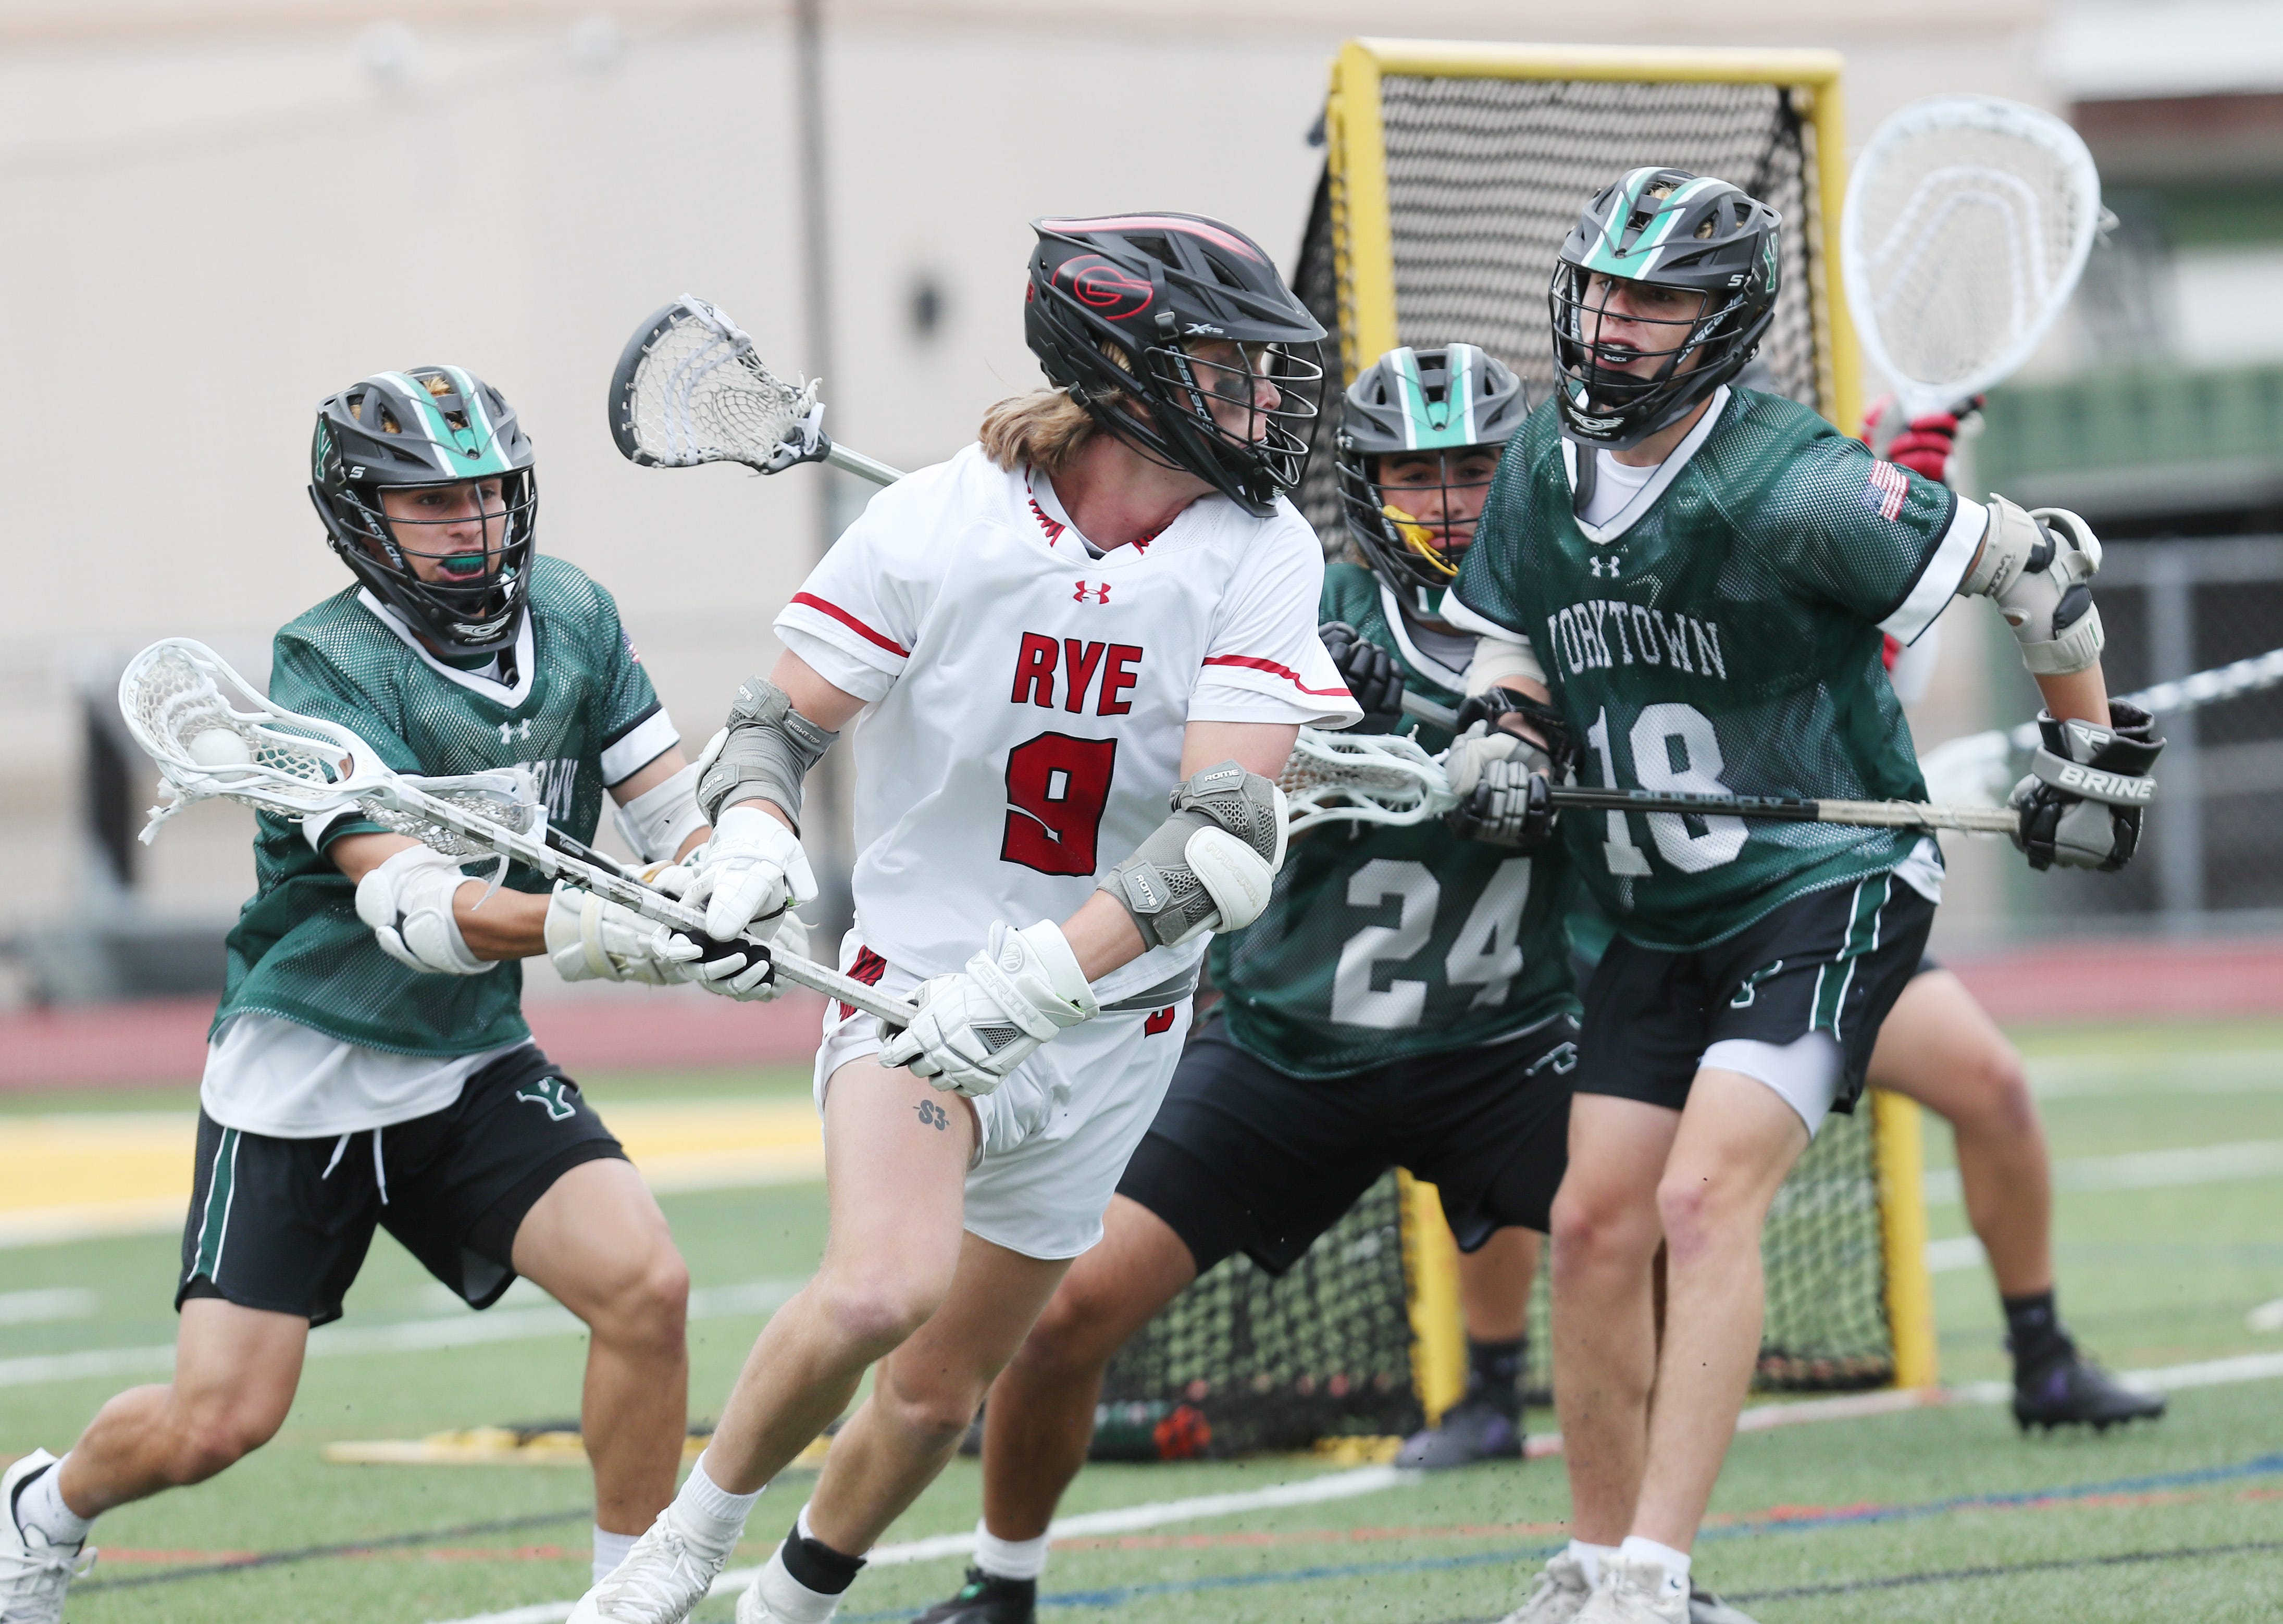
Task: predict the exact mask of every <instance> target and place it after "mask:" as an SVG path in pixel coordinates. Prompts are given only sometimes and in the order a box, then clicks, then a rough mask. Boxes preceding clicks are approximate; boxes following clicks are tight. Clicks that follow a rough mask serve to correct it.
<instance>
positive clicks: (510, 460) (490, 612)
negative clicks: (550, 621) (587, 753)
mask: <svg viewBox="0 0 2283 1624" xmlns="http://www.w3.org/2000/svg"><path fill="white" fill-rule="evenodd" d="M309 460H310V473H309V500H310V501H313V502H315V503H316V507H317V516H318V517H320V518H322V519H323V521H324V524H325V533H326V537H327V539H328V540H330V541H331V545H332V548H333V551H335V552H336V553H338V554H339V555H340V557H341V562H342V563H346V564H347V565H348V567H349V569H350V571H352V572H353V573H354V574H355V576H356V578H357V579H358V580H360V581H362V583H363V584H364V586H365V587H366V588H367V589H368V590H369V591H370V592H371V593H372V594H373V595H374V596H375V597H377V598H378V599H379V600H380V601H381V602H384V603H386V604H387V605H388V607H389V608H391V609H393V610H395V611H396V612H397V613H398V614H400V615H401V616H403V617H404V618H405V619H406V620H407V621H408V622H409V624H410V625H411V626H412V627H413V629H414V630H416V631H417V632H419V633H423V634H424V635H425V636H427V637H429V638H431V639H432V640H433V641H435V643H436V644H437V645H438V646H439V647H440V648H441V649H443V650H444V651H445V652H446V653H447V654H452V655H481V654H494V653H496V652H498V651H499V650H500V649H505V648H509V647H511V646H512V645H513V644H514V642H515V640H516V636H517V633H518V632H520V631H521V630H522V626H523V613H524V608H525V603H526V596H527V593H528V589H529V586H530V577H531V557H532V553H533V550H534V540H533V532H534V528H535V526H536V521H537V516H538V511H539V485H538V476H537V474H536V473H534V471H533V462H534V455H533V452H532V448H531V440H530V438H529V437H528V436H527V435H526V434H525V433H524V431H523V428H522V425H521V424H520V423H518V421H517V418H516V414H515V408H513V407H511V406H510V405H509V404H508V403H507V400H506V397H504V396H503V395H502V394H501V393H500V392H499V391H498V390H496V389H495V388H493V387H492V386H491V385H489V384H487V383H485V382H484V381H483V379H481V378H479V377H477V376H476V375H475V374H474V373H472V372H469V371H466V370H465V369H462V368H459V367H410V368H408V369H405V370H404V371H402V372H377V373H375V374H373V376H372V377H366V378H360V379H358V380H357V381H356V382H355V383H354V384H351V385H349V386H348V387H347V389H344V390H342V391H341V392H339V394H336V395H330V396H328V397H326V398H325V399H324V400H321V401H319V402H318V404H317V424H316V433H315V435H314V437H313V438H312V439H311V442H310V458H309ZM494 478H495V479H497V480H499V482H500V487H501V489H500V506H499V509H498V511H497V513H496V516H493V515H488V514H487V516H486V526H485V527H486V530H487V531H488V529H489V527H490V524H492V523H494V522H496V523H498V524H500V525H501V526H502V531H503V534H502V541H501V545H500V547H499V548H498V549H497V551H496V552H494V551H493V550H492V549H490V548H486V549H485V551H484V554H483V556H481V557H480V558H479V557H478V556H476V555H474V554H472V553H471V554H468V555H466V556H467V557H468V559H469V560H471V562H472V563H474V564H475V566H476V567H474V568H472V569H471V570H469V571H465V572H464V573H463V574H456V575H455V577H454V578H452V579H447V580H441V581H424V580H422V579H420V577H419V575H418V574H417V572H416V571H414V569H413V567H412V564H411V562H410V559H409V557H408V555H409V554H415V553H417V554H420V555H423V556H430V557H433V556H437V549H436V548H434V547H432V546H428V545H423V538H422V537H421V536H420V535H419V533H418V531H419V527H420V525H421V524H423V523H424V522H427V521H420V520H408V519H392V518H390V517H389V516H388V514H387V511H386V509H385V508H384V507H383V506H382V503H381V491H382V489H383V488H384V487H386V488H391V489H396V490H405V489H419V488H424V487H425V488H435V487H440V486H455V485H463V484H466V483H468V482H469V481H471V480H477V479H494Z"/></svg>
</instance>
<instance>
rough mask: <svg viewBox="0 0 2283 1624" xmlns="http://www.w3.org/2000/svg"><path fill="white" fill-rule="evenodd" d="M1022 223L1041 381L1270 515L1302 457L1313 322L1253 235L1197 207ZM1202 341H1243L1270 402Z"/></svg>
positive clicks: (1317, 370) (1316, 374)
mask: <svg viewBox="0 0 2283 1624" xmlns="http://www.w3.org/2000/svg"><path fill="white" fill-rule="evenodd" d="M1031 229H1032V230H1034V231H1036V232H1037V233H1038V234H1039V245H1038V247H1037V249H1036V250H1035V251H1034V252H1033V253H1032V255H1031V285H1030V290H1029V292H1028V294H1027V296H1026V301H1025V309H1024V317H1023V330H1024V337H1025V338H1026V339H1027V340H1028V341H1029V343H1030V346H1031V353H1032V354H1034V355H1036V356H1037V357H1038V358H1039V364H1040V367H1041V368H1043V369H1045V371H1046V374H1047V377H1048V380H1049V381H1051V382H1052V383H1054V384H1055V385H1057V386H1059V387H1061V388H1063V389H1066V390H1068V391H1069V392H1070V396H1071V399H1072V400H1076V401H1078V402H1079V404H1080V405H1082V406H1084V407H1085V408H1087V410H1088V411H1089V412H1091V413H1093V414H1094V418H1095V422H1096V423H1100V424H1101V425H1102V426H1103V428H1105V429H1107V430H1109V431H1110V432H1111V433H1113V434H1115V435H1117V436H1118V438H1119V439H1123V440H1125V441H1126V443H1127V444H1128V445H1130V446H1132V447H1134V449H1135V450H1137V451H1139V452H1141V455H1144V456H1146V457H1149V459H1151V460H1152V461H1153V462H1160V463H1163V464H1164V465H1165V466H1166V467H1168V468H1178V469H1181V470H1185V471H1187V472H1188V473H1192V474H1195V475H1196V477H1197V478H1200V479H1203V480H1204V482H1205V483H1206V484H1208V485H1210V486H1212V487H1213V488H1214V489H1215V490H1217V491H1219V492H1220V493H1222V494H1224V495H1226V496H1227V497H1228V498H1229V499H1230V500H1231V501H1235V503H1236V504H1237V505H1238V506H1240V507H1242V508H1243V509H1244V510H1245V511H1246V512H1248V513H1251V514H1252V515H1254V516H1255V517H1260V518H1266V517H1268V515H1269V514H1270V513H1272V512H1274V510H1275V502H1276V498H1277V497H1278V495H1279V494H1281V493H1283V492H1285V491H1289V490H1290V489H1291V488H1292V487H1293V486H1297V484H1299V482H1300V475H1301V472H1302V471H1303V470H1305V468H1306V467H1307V463H1308V446H1309V439H1308V423H1309V420H1310V419H1312V418H1313V417H1314V416H1315V415H1316V413H1317V411H1318V410H1319V409H1320V408H1321V406H1322V390H1323V379H1324V369H1323V367H1322V365H1321V361H1320V360H1319V357H1318V355H1317V351H1316V346H1317V343H1318V341H1319V340H1320V339H1321V338H1323V337H1324V330H1323V328H1322V327H1321V325H1320V324H1319V323H1318V322H1317V321H1316V318H1315V317H1313V316H1312V315H1309V314H1308V310H1307V307H1306V306H1305V305H1303V304H1301V302H1300V301H1299V300H1298V299H1296V298H1294V297H1293V294H1292V291H1291V290H1290V289H1289V288H1287V287H1286V286H1285V285H1284V284H1283V281H1282V278H1280V277H1279V276H1277V274H1276V267H1275V265H1274V262H1273V261H1271V260H1270V259H1269V257H1268V255H1267V254H1266V253H1264V252H1262V250H1261V248H1260V245H1258V244H1257V243H1255V242H1254V241H1253V240H1252V239H1251V237H1246V236H1245V235H1244V234H1243V232H1241V231H1238V230H1236V229H1233V228H1231V227H1228V226H1225V225H1222V224H1221V223H1220V222H1219V221H1215V220H1208V219H1206V218H1205V217H1204V216H1203V215H1200V214H1108V215H1103V216H1102V217H1100V218H1098V219H1093V220H1056V219H1047V220H1034V221H1032V222H1031ZM1214 339H1222V340H1227V341H1228V342H1230V343H1233V344H1236V345H1239V346H1243V349H1244V351H1245V354H1246V357H1247V361H1248V362H1249V364H1251V365H1252V366H1254V367H1255V368H1257V369H1258V370H1259V373H1260V375H1261V376H1264V377H1266V378H1267V379H1268V381H1269V382H1270V383H1271V384H1273V385H1274V386H1275V389H1276V392H1277V394H1278V395H1279V396H1280V397H1281V398H1280V399H1279V400H1278V402H1277V404H1276V405H1274V406H1273V407H1268V408H1261V407H1257V406H1252V405H1251V400H1252V398H1253V383H1252V380H1251V378H1249V377H1245V376H1244V375H1243V373H1242V372H1241V371H1240V370H1239V369H1237V368H1235V367H1233V366H1227V365H1223V364H1219V363H1216V362H1211V361H1201V360H1199V359H1198V358H1197V357H1196V356H1195V355H1193V354H1190V352H1189V348H1188V346H1191V345H1193V344H1196V343H1197V342H1198V341H1200V340H1204V341H1211V340H1214ZM1215 396H1219V398H1221V399H1222V400H1225V401H1227V400H1237V401H1241V402H1243V403H1244V404H1245V405H1246V407H1247V409H1248V423H1249V426H1250V428H1251V430H1252V431H1253V432H1252V433H1251V434H1244V433H1233V432H1231V431H1228V430H1227V429H1225V428H1223V427H1222V426H1221V425H1220V424H1219V423H1218V422H1216V421H1215V419H1214V417H1213V415H1212V408H1211V404H1210V402H1211V400H1212V398H1213V397H1215ZM1136 403H1138V404H1139V405H1140V406H1141V408H1144V411H1143V412H1137V411H1135V410H1134V409H1133V408H1134V405H1135V404H1136ZM1145 413H1146V415H1144V414H1145Z"/></svg>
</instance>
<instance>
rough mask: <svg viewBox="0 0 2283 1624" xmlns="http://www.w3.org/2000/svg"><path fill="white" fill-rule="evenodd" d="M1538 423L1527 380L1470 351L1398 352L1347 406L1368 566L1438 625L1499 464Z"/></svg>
mask: <svg viewBox="0 0 2283 1624" xmlns="http://www.w3.org/2000/svg"><path fill="white" fill-rule="evenodd" d="M1529 416H1530V394H1529V391H1528V389H1527V388H1525V387H1524V385H1523V381H1522V379H1520V378H1519V377H1516V376H1515V374H1514V371H1513V369H1511V368H1509V367H1508V366H1507V365H1506V363H1505V362H1503V361H1500V360H1498V359H1497V358H1496V357H1494V356H1492V355H1490V354H1487V353H1485V352H1484V351H1483V350H1482V349H1480V348H1478V347H1477V346H1474V345H1471V344H1452V345H1446V346H1443V347H1441V348H1438V349H1424V350H1414V349H1411V348H1409V347H1407V346H1406V347H1402V348H1398V349H1392V350H1390V351H1388V352H1387V354H1384V355H1383V356H1381V357H1380V358H1379V360H1378V361H1375V362H1374V363H1373V364H1372V365H1371V366H1369V367H1367V368H1366V369H1364V370H1363V372H1362V373H1360V375H1359V376H1358V377H1357V378H1356V381H1355V382H1354V383H1353V384H1352V385H1350V386H1349V388H1348V391H1347V393H1346V395H1345V396H1344V397H1343V399H1342V400H1341V403H1340V429H1339V434H1338V436H1337V438H1336V440H1335V442H1334V446H1335V450H1334V455H1335V458H1336V468H1337V470H1338V473H1339V491H1340V509H1341V514H1342V517H1344V519H1345V520H1346V523H1347V527H1348V533H1349V534H1350V535H1351V536H1352V537H1354V538H1355V540H1356V544H1357V545H1358V546H1359V547H1360V548H1362V549H1363V555H1364V559H1365V562H1366V563H1368V564H1369V565H1370V566H1371V568H1372V570H1373V571H1374V572H1375V574H1377V575H1378V576H1379V578H1380V579H1382V580H1383V581H1385V582H1386V583H1387V584H1388V585H1389V586H1390V587H1393V588H1394V589H1395V591H1396V592H1397V593H1398V594H1402V595H1403V596H1404V597H1405V598H1406V601H1407V602H1409V603H1410V605H1411V607H1412V608H1413V609H1414V610H1416V611H1417V612H1418V613H1420V614H1422V615H1424V616H1428V617H1430V618H1433V617H1434V616H1435V614H1436V612H1437V610H1438V608H1439V606H1440V603H1441V600H1442V594H1443V592H1444V590H1445V588H1446V587H1449V586H1450V584H1451V582H1452V580H1453V578H1455V577H1456V576H1457V574H1458V572H1459V559H1460V557H1461V555H1463V554H1464V553H1465V551H1466V549H1467V548H1468V547H1469V545H1470V544H1471V543H1472V542H1473V540H1474V533H1475V523H1476V521H1477V518H1478V517H1479V516H1480V515H1481V512H1482V506H1483V498H1484V496H1485V495H1486V494H1487V493H1488V492H1489V488H1490V480H1491V475H1492V473H1493V472H1494V471H1495V470H1496V469H1497V465H1498V456H1499V454H1500V452H1501V451H1503V450H1504V449H1505V447H1506V444H1507V442H1508V440H1510V439H1513V438H1514V437H1515V435H1516V433H1517V432H1519V431H1520V430H1521V428H1522V425H1523V422H1524V420H1525V419H1527V418H1528V417H1529ZM1470 453H1471V454H1473V455H1469V454H1470Z"/></svg>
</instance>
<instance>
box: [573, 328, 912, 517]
mask: <svg viewBox="0 0 2283 1624" xmlns="http://www.w3.org/2000/svg"><path fill="white" fill-rule="evenodd" d="M822 384H823V380H822V378H810V379H807V380H806V381H804V382H801V383H798V384H788V383H785V382H784V381H783V379H781V378H779V377H776V375H775V374H774V373H772V372H771V371H770V370H769V369H768V368H767V366H765V365H763V364H762V361H761V358H760V354H758V353H757V352H756V351H755V350H754V348H753V341H752V338H748V337H747V336H746V335H745V332H744V329H742V328H740V327H739V326H738V325H737V324H736V322H733V321H731V320H730V319H729V316H728V315H724V314H723V313H722V312H721V310H720V309H719V308H718V307H715V306H713V305H709V304H707V303H706V302H705V300H704V299H693V298H692V297H690V295H689V294H687V293H685V294H683V295H682V297H681V298H680V299H675V300H674V302H673V303H672V304H670V305H668V306H666V308H664V309H663V310H660V311H658V313H657V314H656V315H652V316H651V318H650V319H649V320H648V321H646V322H643V324H642V325H641V326H640V327H638V328H636V329H635V336H634V337H633V338H629V339H627V347H626V350H625V352H624V353H623V354H620V355H619V364H618V368H617V369H616V370H615V371H613V372H612V374H611V438H612V439H614V440H616V441H617V442H618V445H619V451H620V452H621V453H622V454H623V455H625V456H626V458H627V461H628V462H639V463H641V464H642V465H643V467H645V468H695V467H697V465H698V464H699V463H700V462H743V463H744V465H745V466H746V467H748V468H752V469H758V470H760V471H761V472H762V473H765V474H775V473H782V472H783V470H786V469H788V468H791V467H792V466H793V465H794V464H795V463H797V462H830V463H831V464H832V465H833V466H834V467H835V468H843V469H846V470H848V471H849V472H850V473H852V474H858V475H861V476H862V477H863V478H867V479H869V480H870V481H872V483H873V484H875V485H893V484H894V483H895V482H896V481H897V480H899V479H900V478H903V475H902V474H901V473H900V472H899V471H898V470H895V469H892V468H891V467H889V466H888V465H887V464H886V463H885V462H875V461H874V460H873V459H872V458H870V457H868V456H866V455H863V454H862V453H861V452H857V451H851V450H849V449H848V447H845V446H836V445H834V444H833V443H832V437H831V436H830V435H829V434H827V433H826V432H825V431H824V402H823V401H822V400H820V399H819V398H818V395H817V391H818V389H819V388H820V387H821V386H822Z"/></svg>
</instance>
